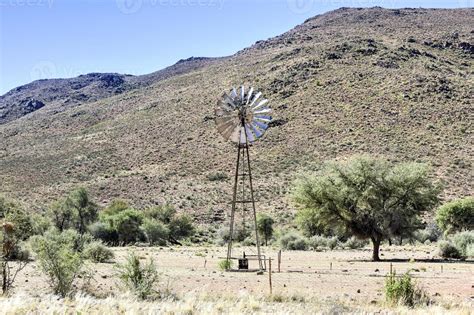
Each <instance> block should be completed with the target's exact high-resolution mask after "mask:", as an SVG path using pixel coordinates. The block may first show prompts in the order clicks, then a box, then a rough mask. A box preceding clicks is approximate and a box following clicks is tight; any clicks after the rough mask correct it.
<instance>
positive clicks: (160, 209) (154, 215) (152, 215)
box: [143, 205, 176, 224]
mask: <svg viewBox="0 0 474 315" xmlns="http://www.w3.org/2000/svg"><path fill="white" fill-rule="evenodd" d="M143 214H144V216H145V218H149V219H154V220H159V221H161V222H163V223H165V224H169V223H170V222H171V220H172V219H173V218H174V217H175V215H176V209H175V208H174V207H173V206H171V205H162V206H157V207H152V208H148V209H146V210H145V211H144V212H143Z"/></svg>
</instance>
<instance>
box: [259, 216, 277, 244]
mask: <svg viewBox="0 0 474 315" xmlns="http://www.w3.org/2000/svg"><path fill="white" fill-rule="evenodd" d="M273 223H275V221H274V220H273V219H272V218H271V217H270V216H268V215H266V214H259V215H258V216H257V229H258V233H260V234H261V235H262V236H263V238H264V239H265V246H267V245H268V240H269V239H270V238H271V237H272V236H273Z"/></svg>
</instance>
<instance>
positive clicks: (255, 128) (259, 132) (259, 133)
mask: <svg viewBox="0 0 474 315" xmlns="http://www.w3.org/2000/svg"><path fill="white" fill-rule="evenodd" d="M250 126H251V127H252V131H253V133H254V134H255V136H256V137H257V139H258V138H260V137H261V136H263V133H264V132H265V131H262V130H260V129H259V128H258V125H257V124H256V122H255V121H252V123H251V124H250Z"/></svg>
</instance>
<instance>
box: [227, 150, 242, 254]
mask: <svg viewBox="0 0 474 315" xmlns="http://www.w3.org/2000/svg"><path fill="white" fill-rule="evenodd" d="M240 149H241V148H240V146H238V148H237V163H236V167H235V177H234V193H233V196H232V210H231V212H230V228H229V244H227V260H228V261H229V260H230V259H231V258H232V241H233V238H234V219H235V208H236V207H235V203H236V201H237V183H238V180H239V165H240Z"/></svg>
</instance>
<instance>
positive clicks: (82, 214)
mask: <svg viewBox="0 0 474 315" xmlns="http://www.w3.org/2000/svg"><path fill="white" fill-rule="evenodd" d="M71 200H72V205H73V207H74V209H75V211H76V217H77V219H76V229H77V231H78V232H79V233H80V234H84V233H85V232H86V231H87V226H88V225H89V224H91V223H92V222H94V221H95V220H97V213H98V210H99V207H98V206H97V205H96V204H95V203H94V202H93V201H92V200H91V199H90V197H89V194H88V193H87V191H86V189H85V188H82V187H81V188H79V189H77V190H76V191H74V192H72V194H71Z"/></svg>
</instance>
